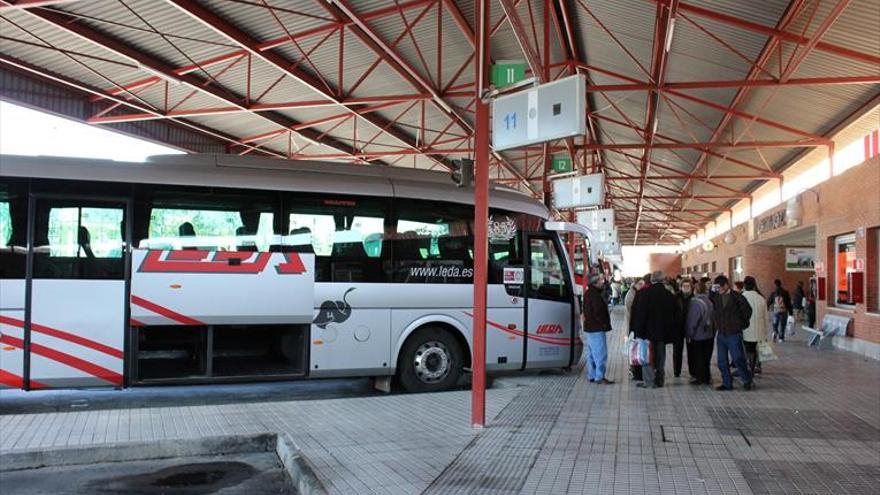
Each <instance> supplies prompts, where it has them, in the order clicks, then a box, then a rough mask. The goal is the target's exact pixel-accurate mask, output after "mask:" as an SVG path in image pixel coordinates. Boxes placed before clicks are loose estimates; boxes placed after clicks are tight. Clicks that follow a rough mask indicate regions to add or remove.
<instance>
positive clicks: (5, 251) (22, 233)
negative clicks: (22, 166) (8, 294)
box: [0, 179, 28, 279]
mask: <svg viewBox="0 0 880 495" xmlns="http://www.w3.org/2000/svg"><path fill="white" fill-rule="evenodd" d="M27 209H28V187H27V182H26V181H24V180H19V179H3V180H2V182H0V279H10V278H14V279H23V278H25V263H26V261H27Z"/></svg>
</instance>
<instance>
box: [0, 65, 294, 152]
mask: <svg viewBox="0 0 880 495" xmlns="http://www.w3.org/2000/svg"><path fill="white" fill-rule="evenodd" d="M0 64H6V65H8V66H10V67H12V68H14V69H18V70H21V71H24V72H28V73H30V74H34V75H36V76H38V77H40V78H43V79H46V80H48V81H52V82H54V83H56V84H60V85H62V86H66V87H68V88H72V89H75V90H77V91H80V92H83V93H86V94H90V95H95V96H100V97H102V98H106V99H108V100H110V101H114V102H116V103H117V104H119V105H124V106H126V107H129V108H131V109H133V110H137V111H139V112H144V113H149V112H155V110H153V109H151V108H149V107H147V106H144V105H141V104H139V103H136V102H133V101H130V100H125V99H123V98H120V97H117V96H113V95H111V94H108V93H105V92H103V91H102V90H100V89H97V88H93V87H90V86H88V85H86V84H84V83H81V82H77V81H74V80H72V79H69V78H67V77H65V76H62V75H60V74H56V73H54V72H52V71H50V70H48V69H44V68H42V67H37V66H34V65H31V64H29V63H27V62H24V61H21V60H18V59H15V58H13V57H9V56H6V55H3V54H0ZM171 121H172V122H174V123H176V124H179V125H181V126H184V127H188V128H190V129H193V130H195V131H198V132H200V133H202V134H205V135H207V136H211V137H213V138H217V139H220V140H222V141H225V142H227V143H230V144H234V145H238V146H243V147H245V148H248V149H251V150H254V151H258V152H260V153H266V154H269V155H274V156H277V157H283V156H284V155H282V154H280V153H276V152H274V151H272V150H266V149H262V148H256V147H254V146H251V145H249V144H247V143H245V142H242V141H241V140H239V139H238V138H234V137H232V136H229V135H226V134H224V133H222V132H218V131H215V130H212V129H209V128H207V127H203V126H201V125H199V124H195V123H193V122H189V121H186V120H182V119H171Z"/></svg>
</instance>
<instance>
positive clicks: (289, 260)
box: [137, 249, 306, 275]
mask: <svg viewBox="0 0 880 495" xmlns="http://www.w3.org/2000/svg"><path fill="white" fill-rule="evenodd" d="M273 254H275V253H252V252H235V251H207V250H202V249H194V250H187V251H159V250H149V251H147V253H146V255H145V256H144V260H143V261H142V262H141V264H140V266H139V267H138V270H137V271H138V272H140V273H241V274H251V275H255V274H258V273H262V272H263V271H264V270H265V269H266V268H267V267H268V266H269V261H270V260H271V259H272V257H273ZM278 255H279V256H277V257H276V260H277V261H279V262H278V263H276V264H275V273H278V274H279V275H299V274H302V273H305V271H306V267H305V265H304V264H303V261H302V259H301V258H300V257H299V254H297V253H278ZM279 257H280V258H281V259H278V258H279Z"/></svg>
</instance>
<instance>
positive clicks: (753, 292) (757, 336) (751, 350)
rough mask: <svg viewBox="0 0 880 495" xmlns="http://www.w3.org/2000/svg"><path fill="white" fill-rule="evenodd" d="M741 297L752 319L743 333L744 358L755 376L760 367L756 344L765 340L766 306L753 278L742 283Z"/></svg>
mask: <svg viewBox="0 0 880 495" xmlns="http://www.w3.org/2000/svg"><path fill="white" fill-rule="evenodd" d="M743 287H744V290H743V293H742V295H743V297H745V298H746V301H748V302H749V306H750V307H751V308H752V317H751V318H750V319H749V326H748V328H746V329H745V330H744V331H743V342H744V344H745V347H746V358H747V361H748V363H749V372H750V373H751V374H752V376H755V373H756V372H757V371H760V370H759V369H758V366H760V364H759V362H758V342H764V341H765V340H767V321H768V320H769V315H768V314H767V306H765V305H764V296H762V295H761V292H760V291H759V290H758V282H757V281H756V280H755V277H752V276H748V277H746V278H745V281H744V283H743Z"/></svg>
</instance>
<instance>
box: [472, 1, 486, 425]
mask: <svg viewBox="0 0 880 495" xmlns="http://www.w3.org/2000/svg"><path fill="white" fill-rule="evenodd" d="M489 2H490V0H476V5H474V14H475V19H474V26H476V31H477V32H476V36H477V44H476V50H477V61H476V64H474V69H475V70H474V80H475V81H477V85H476V88H475V94H474V97H475V98H476V107H477V108H476V110H477V116H476V122H475V125H474V127H475V129H474V146H475V147H476V150H475V152H474V162H475V163H474V324H473V339H472V340H473V356H472V357H471V367H472V371H473V379H472V385H471V424H472V425H473V426H474V427H475V428H482V427H483V426H484V425H485V424H486V318H487V311H486V304H487V300H486V299H487V294H486V293H487V284H488V274H489V272H488V266H489V236H488V228H489V105H488V103H487V102H485V101H483V99H482V91H483V88H486V87H488V81H489V15H490V14H489Z"/></svg>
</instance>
